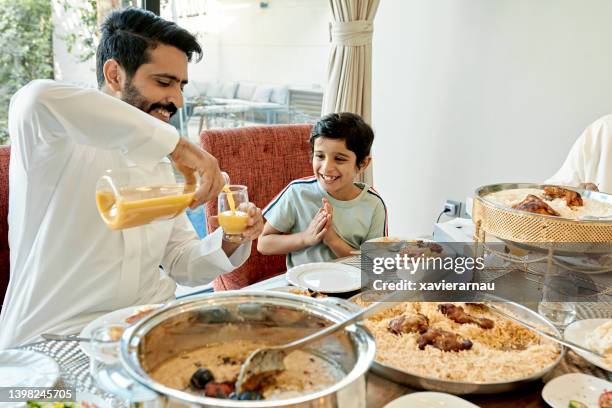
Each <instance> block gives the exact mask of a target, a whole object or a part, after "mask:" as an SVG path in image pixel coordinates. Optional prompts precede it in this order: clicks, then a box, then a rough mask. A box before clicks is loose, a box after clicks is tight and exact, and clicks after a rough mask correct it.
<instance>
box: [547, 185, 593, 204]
mask: <svg viewBox="0 0 612 408" xmlns="http://www.w3.org/2000/svg"><path fill="white" fill-rule="evenodd" d="M544 198H545V199H547V200H554V199H555V198H563V199H564V200H565V202H566V203H567V205H568V207H582V206H583V205H584V203H583V202H582V197H581V196H580V194H578V193H577V192H575V191H572V190H568V189H567V188H563V187H557V186H545V187H544Z"/></svg>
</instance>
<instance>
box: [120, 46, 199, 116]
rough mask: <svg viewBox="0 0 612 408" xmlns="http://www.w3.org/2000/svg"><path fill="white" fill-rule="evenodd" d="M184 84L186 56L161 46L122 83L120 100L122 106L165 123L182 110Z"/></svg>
mask: <svg viewBox="0 0 612 408" xmlns="http://www.w3.org/2000/svg"><path fill="white" fill-rule="evenodd" d="M186 83H187V55H186V54H185V53H184V52H183V51H181V50H179V49H178V48H176V47H172V46H169V45H164V44H160V45H158V46H157V47H155V48H153V49H150V50H149V62H147V63H145V64H142V65H141V66H140V67H138V69H137V70H136V72H135V73H134V76H133V77H132V78H127V79H125V81H124V82H123V86H122V89H121V91H120V95H119V97H120V98H121V100H123V101H124V102H127V103H129V104H130V105H133V106H135V107H137V108H138V109H140V110H142V111H144V112H146V113H148V114H150V115H151V116H154V117H156V118H157V119H160V120H163V121H164V122H168V121H169V120H170V117H171V116H172V115H174V114H175V113H176V111H177V109H178V108H181V107H182V106H183V87H184V86H185V84H186Z"/></svg>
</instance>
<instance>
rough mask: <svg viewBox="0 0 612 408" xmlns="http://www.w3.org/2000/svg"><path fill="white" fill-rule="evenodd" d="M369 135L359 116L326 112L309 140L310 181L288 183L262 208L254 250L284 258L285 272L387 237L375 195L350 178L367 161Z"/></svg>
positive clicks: (383, 210) (371, 136)
mask: <svg viewBox="0 0 612 408" xmlns="http://www.w3.org/2000/svg"><path fill="white" fill-rule="evenodd" d="M373 141H374V132H373V131H372V129H371V128H370V126H369V125H368V124H366V123H365V122H364V121H363V119H361V117H360V116H358V115H355V114H353V113H346V112H345V113H332V114H329V115H327V116H324V117H323V118H321V120H319V122H317V124H315V126H314V127H313V129H312V132H311V136H310V146H311V153H312V169H313V173H314V176H311V177H306V178H303V179H299V180H294V181H292V182H291V183H289V185H288V186H287V187H285V189H284V190H283V191H282V192H281V193H280V194H279V195H278V196H277V197H275V198H274V199H273V200H272V202H271V203H270V204H268V206H267V207H266V208H265V209H264V212H263V213H264V217H265V218H266V221H267V222H266V225H265V226H264V231H263V234H262V236H261V237H260V238H259V241H258V244H257V250H258V251H259V252H261V253H262V254H264V255H283V254H286V255H287V268H291V267H293V266H296V265H300V264H303V263H308V262H321V261H329V260H332V259H335V258H341V257H344V256H348V255H350V253H351V251H353V250H355V249H358V248H359V247H360V246H361V244H363V243H364V242H365V241H367V240H368V239H372V238H378V237H382V236H385V235H387V213H386V208H385V204H384V202H383V200H382V198H381V197H380V196H379V195H378V193H377V192H376V191H374V190H373V189H372V188H370V187H368V186H367V185H365V184H363V183H358V182H355V178H356V177H357V175H359V174H360V173H363V171H365V169H366V168H367V167H368V165H369V164H370V161H371V156H370V150H371V147H372V142H373Z"/></svg>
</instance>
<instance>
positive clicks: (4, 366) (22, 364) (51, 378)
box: [0, 350, 60, 387]
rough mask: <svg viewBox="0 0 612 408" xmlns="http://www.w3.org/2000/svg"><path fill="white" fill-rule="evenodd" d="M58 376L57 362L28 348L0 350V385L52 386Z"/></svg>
mask: <svg viewBox="0 0 612 408" xmlns="http://www.w3.org/2000/svg"><path fill="white" fill-rule="evenodd" d="M59 376H60V369H59V366H58V365H57V363H56V362H55V361H54V360H53V359H52V358H51V357H47V356H45V355H44V354H41V353H36V352H34V351H30V350H4V351H0V387H53V386H54V385H55V383H56V382H57V380H58V378H59Z"/></svg>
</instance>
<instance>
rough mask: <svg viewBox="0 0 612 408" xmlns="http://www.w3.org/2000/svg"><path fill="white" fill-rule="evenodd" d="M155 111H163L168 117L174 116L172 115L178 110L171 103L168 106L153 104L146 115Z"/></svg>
mask: <svg viewBox="0 0 612 408" xmlns="http://www.w3.org/2000/svg"><path fill="white" fill-rule="evenodd" d="M155 109H165V110H167V111H168V112H170V117H172V116H174V114H175V113H176V111H177V110H178V108H177V107H176V106H175V105H174V104H173V103H169V104H167V105H166V104H162V103H154V104H153V105H151V106H150V107H149V110H148V113H151V112H153V111H154V110H155Z"/></svg>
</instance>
